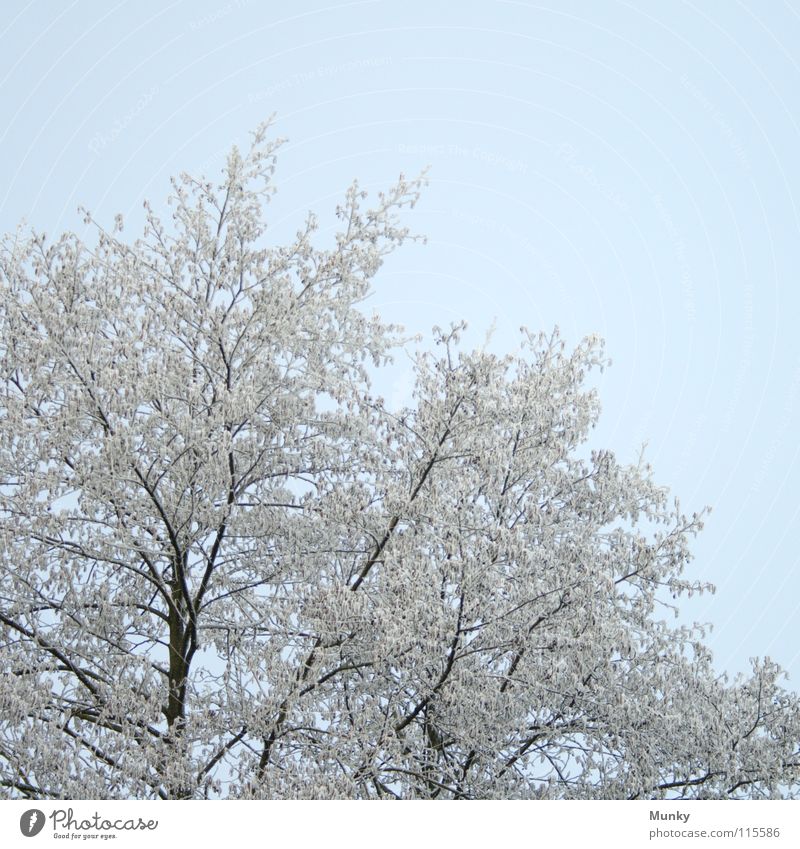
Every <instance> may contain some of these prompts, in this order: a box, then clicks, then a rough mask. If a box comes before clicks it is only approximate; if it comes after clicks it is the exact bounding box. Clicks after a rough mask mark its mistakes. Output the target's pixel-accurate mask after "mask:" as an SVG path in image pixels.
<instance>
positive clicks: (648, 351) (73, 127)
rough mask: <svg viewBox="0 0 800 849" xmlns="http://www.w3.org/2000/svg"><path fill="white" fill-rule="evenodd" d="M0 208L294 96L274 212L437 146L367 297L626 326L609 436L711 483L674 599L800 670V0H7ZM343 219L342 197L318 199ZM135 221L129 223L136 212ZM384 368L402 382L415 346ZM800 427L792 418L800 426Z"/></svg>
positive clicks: (181, 148) (202, 160) (42, 220)
mask: <svg viewBox="0 0 800 849" xmlns="http://www.w3.org/2000/svg"><path fill="white" fill-rule="evenodd" d="M2 8H3V15H2V20H0V114H2V115H3V117H4V121H3V122H2V126H0V162H2V168H1V169H0V229H2V230H8V229H10V228H13V227H14V226H15V225H16V223H17V222H18V220H19V219H20V218H21V217H25V218H27V219H28V220H29V221H30V222H31V223H33V224H35V225H36V226H37V227H39V228H42V229H45V230H47V231H48V232H56V231H60V230H63V229H68V228H69V229H77V230H78V231H79V232H80V231H81V230H82V224H80V219H79V218H78V216H77V214H76V207H77V205H78V204H79V203H80V204H83V205H85V206H87V207H88V208H89V209H91V210H92V212H93V213H94V214H95V216H96V217H97V218H99V219H100V220H102V221H105V222H108V223H111V221H112V219H113V214H114V213H115V212H118V211H120V212H122V213H123V214H126V216H129V217H130V219H131V222H132V223H133V222H135V221H136V220H137V219H138V218H140V215H141V204H142V200H143V199H144V198H145V197H148V198H150V199H151V200H152V201H153V202H154V205H156V206H158V205H159V204H160V202H161V201H162V200H163V198H164V196H165V194H166V191H167V187H168V178H169V176H170V175H171V174H173V173H175V172H177V171H179V170H188V171H192V172H195V173H197V172H202V171H205V172H207V173H208V174H209V175H215V174H216V172H217V170H218V169H219V167H220V166H221V164H222V161H223V157H224V153H225V151H226V150H227V148H228V147H229V146H230V145H231V144H232V143H234V142H238V143H240V144H245V143H246V139H247V133H248V131H249V130H250V129H252V128H253V127H254V126H255V125H256V124H257V123H258V122H259V121H261V120H262V119H264V118H265V117H267V116H268V115H269V114H271V113H272V112H277V115H278V119H277V124H276V132H277V133H279V134H280V135H283V136H286V137H288V138H289V142H288V144H287V145H286V147H285V149H284V152H283V155H282V156H281V158H280V161H279V170H278V174H277V183H278V186H279V193H278V195H277V197H276V198H275V201H274V205H273V208H272V214H273V216H274V218H273V221H274V234H275V238H276V239H277V238H279V237H280V236H282V235H284V234H287V233H291V232H293V230H294V228H295V226H296V225H297V224H298V223H299V221H300V220H301V218H302V217H303V215H304V213H305V211H306V210H307V209H315V210H318V211H320V212H325V211H328V210H331V209H332V208H333V206H334V205H335V203H336V202H337V200H338V199H339V198H340V197H341V194H342V192H343V190H344V189H345V187H346V186H347V185H348V184H349V183H350V181H351V180H352V179H353V177H356V176H357V177H359V178H360V180H361V181H362V182H363V184H364V185H365V186H367V187H370V188H378V187H385V186H387V185H389V184H390V183H391V182H392V181H393V180H394V178H395V177H396V176H397V174H398V172H399V171H401V170H402V171H405V172H406V173H408V174H415V173H416V172H418V171H419V170H420V169H421V168H422V167H423V166H424V165H426V164H430V165H431V171H430V181H431V183H430V186H429V188H428V189H427V191H426V193H425V196H424V199H423V201H422V202H421V203H420V205H419V206H418V208H417V209H416V210H415V211H414V213H413V215H412V217H411V218H410V220H409V223H410V224H411V226H412V227H413V229H414V230H415V231H417V232H421V233H426V234H427V235H428V237H429V241H428V244H427V245H426V246H421V245H411V246H408V247H405V248H403V249H402V250H401V251H400V252H399V253H398V254H396V255H395V256H394V257H393V258H392V259H391V261H390V262H389V263H388V264H387V265H386V267H385V269H384V270H383V271H382V272H381V274H380V275H379V278H378V280H377V292H376V295H375V296H374V299H373V303H374V305H375V306H376V307H378V308H379V309H380V310H381V311H382V313H383V314H384V315H385V317H386V318H387V319H391V320H393V321H399V322H402V323H404V324H406V326H408V327H409V328H410V329H412V330H414V331H421V332H427V331H428V330H429V328H430V327H431V325H433V324H436V323H438V324H446V323H448V322H449V321H451V320H455V319H458V318H462V317H463V318H466V319H468V320H469V321H470V324H471V328H472V329H473V330H474V336H473V337H472V338H473V339H474V340H479V339H482V337H483V334H484V333H485V331H486V329H487V328H488V327H489V326H490V325H491V323H492V321H493V319H494V320H496V332H495V336H494V343H493V344H494V346H495V347H496V348H510V347H512V346H513V345H514V344H515V343H516V341H517V328H518V327H519V326H520V325H521V324H525V325H527V326H529V327H531V328H535V329H546V330H549V329H551V328H552V327H553V325H555V324H558V325H559V326H560V327H561V329H562V332H563V334H564V335H565V337H566V338H567V340H568V341H570V342H576V341H578V340H579V339H580V338H581V337H582V336H583V335H585V334H587V333H590V332H599V333H600V334H601V335H603V336H604V337H605V339H606V341H607V349H608V353H609V355H610V356H611V357H612V359H613V360H614V366H613V368H612V369H610V370H609V371H607V372H606V374H605V375H604V376H603V378H602V381H601V384H600V388H601V397H602V400H603V407H604V414H603V419H602V422H601V426H600V428H599V429H598V431H597V433H596V444H597V446H598V447H609V448H613V449H614V450H615V451H616V452H617V453H618V455H619V456H620V457H621V458H623V459H628V460H632V459H633V458H634V457H635V456H636V455H637V453H638V446H639V445H640V444H641V442H642V441H644V440H647V441H648V443H649V448H648V456H649V458H650V460H651V462H652V463H653V465H654V467H655V472H656V478H657V479H658V480H659V481H661V482H663V483H665V484H668V485H670V486H671V487H672V489H673V491H674V492H675V493H676V494H678V495H679V496H680V498H681V502H682V504H683V506H684V507H685V508H686V509H687V510H688V511H692V510H699V509H700V508H701V507H702V506H703V505H706V504H710V505H712V506H713V508H714V512H713V514H712V515H711V517H710V519H709V521H708V523H707V527H706V530H705V531H704V532H703V534H702V535H701V537H700V538H699V539H698V540H697V541H696V544H695V546H694V550H695V552H696V555H697V557H696V560H695V562H694V563H693V564H692V568H691V570H690V573H691V574H692V575H693V576H699V577H702V578H704V579H708V580H711V581H713V582H715V583H716V584H717V585H718V589H719V591H718V593H717V595H716V596H714V597H711V598H703V599H701V600H699V601H698V600H694V601H692V602H691V603H690V604H686V603H684V606H685V608H686V610H687V614H688V616H689V617H690V618H692V619H700V620H702V621H710V622H713V623H714V625H715V630H714V632H713V634H712V635H711V637H710V640H709V642H710V644H711V645H712V647H713V648H714V650H715V653H716V656H717V663H718V666H719V667H720V668H727V669H730V670H732V671H737V670H741V669H744V668H746V666H747V658H748V657H749V656H752V655H763V654H769V655H770V656H772V657H773V658H774V659H776V660H778V661H779V662H780V663H782V664H783V665H784V666H785V667H786V668H788V669H789V670H790V671H791V672H792V685H793V686H794V687H797V686H798V682H799V681H800V653H799V652H798V641H797V633H798V617H799V615H800V601H799V598H800V594H799V592H798V591H799V590H800V573H799V572H798V568H797V567H798V562H800V559H799V557H798V551H797V544H796V538H797V536H798V534H799V533H800V498H799V497H798V493H799V492H800V459H799V457H798V451H800V449H799V448H798V440H797V435H796V434H797V432H798V430H800V428H798V422H799V420H800V345H799V344H798V331H797V327H796V325H797V319H798V314H799V313H800V310H799V309H798V308H799V307H800V294H798V285H797V284H798V280H797V277H798V267H800V262H798V260H800V239H799V238H798V235H799V230H800V227H798V221H799V217H800V213H798V208H797V205H798V197H797V192H798V187H800V159H799V158H798V156H797V150H798V149H800V104H798V101H797V91H798V89H800V3H798V2H792V3H783V2H779V0H775V2H770V3H758V2H755V0H749V2H746V3H738V2H735V1H734V0H731V1H730V2H724V0H716V2H713V0H712V1H710V2H703V3H688V2H669V3H664V2H657V0H646V1H645V2H635V3H626V2H614V0H602V2H578V1H577V0H563V2H556V0H551V2H549V3H544V4H539V3H528V2H515V1H513V2H506V1H505V0H503V2H491V0H486V2H471V3H455V2H452V0H451V2H445V1H444V0H424V2H419V0H406V2H402V3H399V2H384V1H383V0H365V1H364V2H351V3H337V4H334V3H322V2H292V3H282V4H279V3H259V2H256V0H229V2H218V0H210V2H188V0H186V2H175V3H163V2H141V0H140V2H122V3H116V4H114V3H107V2H100V0H96V2H74V3H71V4H67V3H62V2H56V0H52V2H41V0H40V2H30V3H24V2H10V0H5V2H4V3H3V6H2ZM326 220H327V219H326ZM128 232H129V233H130V234H134V233H135V227H133V226H129V228H128ZM389 391H392V392H395V393H398V394H402V392H403V376H402V374H399V375H398V377H397V383H396V385H395V386H394V387H389ZM793 433H794V434H795V436H792V434H793Z"/></svg>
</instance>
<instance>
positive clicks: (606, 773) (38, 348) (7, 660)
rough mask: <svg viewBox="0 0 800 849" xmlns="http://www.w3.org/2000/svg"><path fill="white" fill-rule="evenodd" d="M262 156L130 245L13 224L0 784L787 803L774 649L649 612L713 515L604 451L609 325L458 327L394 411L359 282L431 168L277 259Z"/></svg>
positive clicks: (787, 744) (237, 161) (121, 791)
mask: <svg viewBox="0 0 800 849" xmlns="http://www.w3.org/2000/svg"><path fill="white" fill-rule="evenodd" d="M276 148H277V142H273V141H270V140H269V135H268V132H267V128H266V127H264V128H262V129H261V130H259V131H258V132H257V133H256V135H255V137H254V143H253V146H252V148H251V149H250V151H249V152H248V153H246V154H245V155H242V154H240V153H239V152H237V151H236V150H235V149H234V151H233V152H232V153H231V154H230V156H229V158H228V161H227V168H226V169H225V171H224V175H223V178H222V180H221V182H220V183H219V184H217V185H215V184H212V183H209V182H205V181H201V180H195V179H192V178H190V177H189V176H186V175H184V176H182V177H181V178H180V179H177V180H175V181H173V194H172V197H171V199H170V203H171V205H172V221H171V222H170V223H168V224H166V223H163V222H162V221H161V220H160V219H159V217H158V216H157V214H156V213H155V212H154V211H153V210H151V209H150V208H149V207H147V209H146V227H145V231H144V235H143V237H142V238H141V239H139V240H137V241H133V242H132V243H130V242H126V241H124V240H123V238H122V236H121V235H119V231H120V230H121V220H118V222H117V226H115V228H114V229H113V232H108V231H105V230H103V229H102V228H98V234H97V238H96V243H95V244H94V245H93V246H89V245H87V244H84V243H83V242H82V241H81V240H80V239H79V238H78V237H77V236H75V235H72V234H68V235H65V236H63V237H61V238H60V239H58V240H57V241H55V242H54V243H48V242H47V241H46V240H45V238H44V237H43V236H40V235H37V234H35V233H33V234H30V235H25V234H23V231H22V230H20V231H18V232H17V233H16V234H15V235H12V236H9V237H6V239H5V241H4V243H3V248H2V255H1V256H0V284H1V285H2V291H1V293H0V386H1V387H2V388H1V389H0V392H1V393H2V395H1V397H0V570H2V571H1V573H0V574H1V580H2V583H1V585H0V659H1V661H2V664H1V668H2V690H1V691H0V786H2V788H3V790H2V795H4V796H6V797H30V798H46V797H53V798H64V797H71V798H112V797H113V798H127V797H135V798H149V797H161V798H203V797H209V796H220V795H221V796H226V797H238V798H259V797H284V798H285V797H288V798H301V797H387V798H392V797H400V798H420V797H422V798H443V799H444V798H504V797H532V798H550V797H567V798H585V797H592V798H594V797H601V798H643V797H650V798H660V797H672V796H680V797H692V798H696V797H701V798H712V797H713V798H716V797H726V796H732V797H771V796H789V795H795V794H798V793H800V767H799V766H798V764H800V755H799V754H798V744H799V743H800V718H799V716H798V700H797V698H796V697H795V696H794V695H792V694H790V693H787V692H786V691H784V690H783V689H781V687H780V686H779V683H778V681H779V679H780V670H779V669H778V668H777V667H776V666H775V665H773V664H772V663H771V662H769V661H764V662H759V663H755V664H754V667H753V672H752V676H751V677H749V678H746V679H744V678H740V679H737V680H736V681H734V682H728V681H727V680H725V679H724V678H720V677H719V676H718V675H717V674H716V673H715V671H714V669H713V667H712V664H711V660H710V657H709V653H708V651H707V650H706V649H705V648H704V647H703V645H702V643H701V641H700V640H701V637H702V633H701V632H700V631H699V630H698V629H696V628H691V629H690V628H679V627H671V626H668V625H667V624H665V622H664V621H663V618H662V617H661V614H660V610H661V607H660V605H662V604H672V599H673V598H675V597H677V596H680V595H681V594H684V593H692V592H694V591H696V590H701V589H703V587H701V586H699V585H696V584H692V583H690V582H687V581H686V580H684V579H682V578H681V574H682V570H683V567H684V565H685V563H686V561H687V560H688V558H689V550H688V541H689V539H690V538H691V536H692V535H693V534H694V533H695V532H696V531H697V529H698V528H699V527H700V523H701V517H700V516H697V515H692V516H688V517H687V516H685V515H683V514H682V512H681V511H680V509H679V506H678V504H677V503H676V502H673V501H671V500H670V499H669V498H668V495H667V493H666V491H665V490H664V489H662V488H660V487H658V486H656V485H655V484H654V483H653V481H652V479H651V475H650V471H649V469H648V467H647V466H645V465H644V464H643V463H639V464H636V465H633V466H627V465H621V464H620V463H619V462H617V460H615V458H614V456H613V455H612V454H611V453H610V452H608V451H590V450H589V447H588V446H587V445H586V442H587V438H588V435H589V433H590V430H591V428H592V427H593V425H594V424H595V422H596V419H597V416H598V404H597V400H596V397H595V394H594V392H593V391H592V390H591V389H590V388H588V387H587V386H586V375H587V372H588V371H589V370H590V369H593V368H602V366H603V365H604V357H603V354H602V349H601V346H600V344H599V343H598V342H597V341H596V340H587V341H586V342H584V343H583V344H581V345H580V346H579V347H578V348H577V349H576V350H574V351H569V350H567V349H566V348H565V345H564V343H563V342H562V341H560V339H559V338H558V336H557V334H553V335H551V336H533V335H530V334H527V333H524V334H523V341H522V343H521V345H520V348H519V350H518V351H517V352H516V353H515V354H513V355H509V356H506V357H498V356H495V355H493V354H491V353H488V352H486V351H480V352H473V353H468V352H465V351H464V350H462V348H461V346H460V345H459V341H458V336H459V330H458V328H454V329H452V330H451V331H449V332H442V331H436V339H435V341H436V345H432V346H430V350H425V351H423V352H420V353H418V354H416V355H415V356H416V360H415V375H416V384H415V387H416V388H415V391H414V400H413V404H412V406H410V407H408V408H405V409H389V408H388V407H387V405H386V404H385V403H384V402H383V401H382V400H381V399H380V398H378V397H373V396H372V395H371V394H370V389H369V373H371V372H373V371H374V369H375V368H376V367H377V366H379V365H380V364H381V363H383V362H384V361H385V360H386V358H387V356H388V355H389V354H390V352H391V349H392V347H393V346H395V345H397V344H398V336H397V331H396V330H395V329H393V328H391V327H389V326H386V325H384V324H382V323H381V321H379V320H378V319H377V318H370V317H368V316H367V314H366V313H365V312H364V311H363V308H362V306H361V302H362V301H363V300H364V298H365V297H366V296H367V294H368V293H369V290H370V286H371V281H372V279H373V277H374V276H375V274H376V272H377V271H378V269H379V267H380V265H381V262H382V260H383V258H384V256H385V255H386V254H387V253H388V252H389V251H390V250H392V249H393V248H394V247H395V246H397V245H399V244H401V243H402V242H403V240H404V239H405V238H407V235H408V234H407V231H406V229H404V228H403V227H402V226H401V224H400V222H399V221H398V213H399V212H400V211H401V210H402V208H403V207H406V206H412V205H413V203H414V201H415V200H416V198H417V194H418V192H419V189H420V183H419V181H418V180H416V181H407V180H404V179H402V178H401V179H400V181H399V182H398V184H397V185H396V186H395V187H394V188H392V189H391V191H389V192H387V193H386V194H383V195H379V196H378V197H377V200H376V201H375V202H374V205H373V206H372V207H371V208H368V209H367V208H365V200H364V199H365V195H364V193H363V192H361V191H360V190H359V188H358V186H357V185H354V186H353V187H352V188H351V189H350V190H349V191H348V192H347V195H346V199H345V201H344V203H343V204H342V206H341V207H340V208H339V209H338V210H337V212H338V216H339V218H340V219H341V222H342V223H341V232H339V233H338V235H337V236H336V237H335V241H333V242H332V243H331V244H330V245H329V246H328V247H327V248H323V247H319V246H317V245H316V244H315V243H316V241H318V240H319V239H320V238H321V237H320V236H319V234H317V235H315V230H316V229H317V225H316V220H315V218H314V217H313V216H309V218H308V220H307V221H306V223H305V226H304V227H303V228H302V229H300V231H299V232H298V233H297V235H296V238H295V239H294V241H293V242H292V243H291V244H288V245H286V246H282V247H275V246H270V245H269V243H268V239H267V237H266V235H265V225H264V223H263V214H264V210H263V206H264V203H265V202H266V201H267V200H268V198H269V197H270V195H271V193H272V188H271V175H272V171H273V166H274V158H275V151H276Z"/></svg>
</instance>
